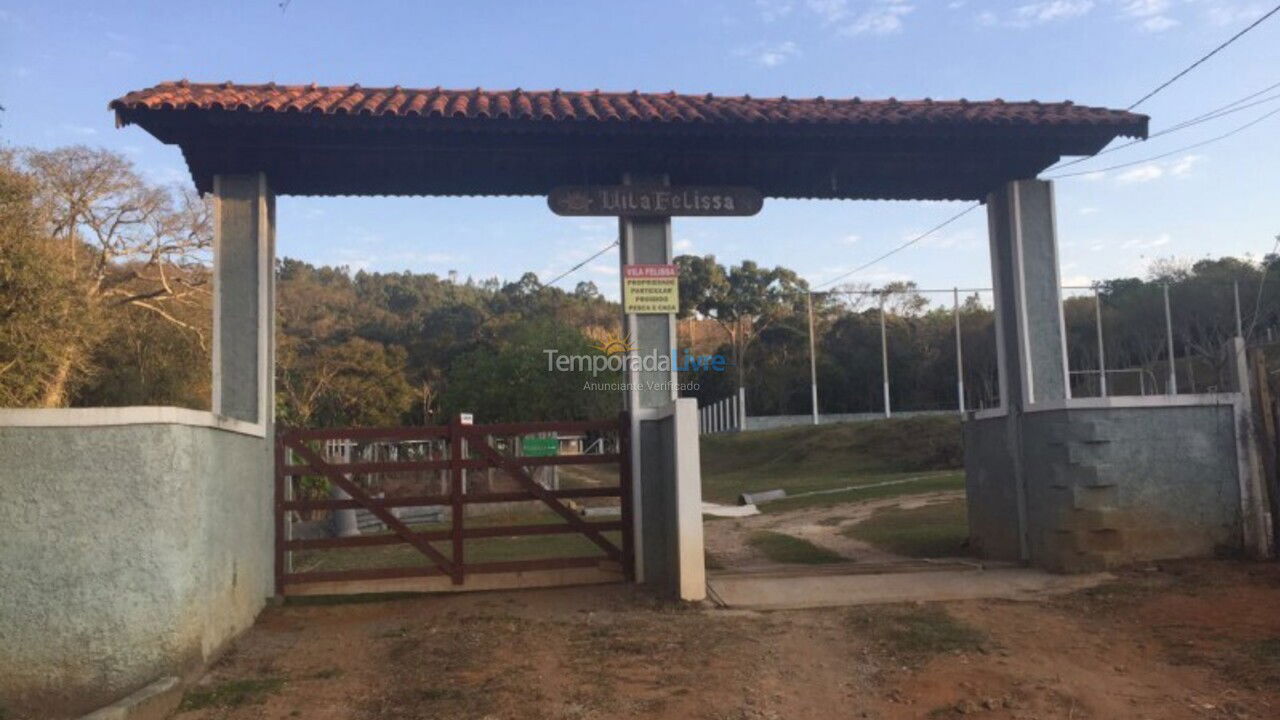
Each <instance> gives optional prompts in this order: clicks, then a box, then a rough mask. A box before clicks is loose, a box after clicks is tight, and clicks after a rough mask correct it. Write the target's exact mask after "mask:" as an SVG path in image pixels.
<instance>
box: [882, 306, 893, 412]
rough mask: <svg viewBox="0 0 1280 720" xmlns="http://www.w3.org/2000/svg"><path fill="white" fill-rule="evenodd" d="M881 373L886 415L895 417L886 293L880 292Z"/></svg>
mask: <svg viewBox="0 0 1280 720" xmlns="http://www.w3.org/2000/svg"><path fill="white" fill-rule="evenodd" d="M880 374H881V377H883V378H884V416H885V417H886V418H888V417H893V410H892V408H890V407H889V344H888V336H887V334H886V333H885V329H884V293H883V292H881V293H880Z"/></svg>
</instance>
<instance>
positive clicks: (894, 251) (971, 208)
mask: <svg viewBox="0 0 1280 720" xmlns="http://www.w3.org/2000/svg"><path fill="white" fill-rule="evenodd" d="M980 207H982V203H980V202H977V203H974V204H972V205H970V206H969V207H967V208H965V209H964V210H961V211H960V212H958V213H956V214H955V215H952V216H951V217H949V218H947V219H946V220H943V221H942V222H940V223H938V224H937V225H934V226H933V227H931V228H929V229H928V230H926V231H925V232H923V233H921V234H919V235H917V236H915V237H914V238H911V239H910V240H908V241H906V242H904V243H902V244H901V245H899V246H897V247H895V248H893V249H892V250H890V251H888V252H886V253H884V254H883V255H881V256H879V257H877V258H876V259H874V260H871V261H870V262H866V263H863V264H862V265H859V266H858V267H856V268H854V269H852V270H850V271H849V272H847V273H844V274H843V275H838V276H836V277H834V278H832V279H830V280H828V281H826V282H824V283H822V284H821V285H819V286H818V287H817V288H814V289H815V290H816V289H818V288H823V287H826V286H828V285H831V284H834V283H836V282H839V281H840V280H843V279H845V278H847V277H849V276H850V275H854V274H857V273H859V272H862V271H863V270H866V269H867V268H869V267H871V266H872V265H875V264H876V263H878V262H880V261H881V260H884V259H885V258H887V257H889V256H891V255H896V254H898V253H900V252H902V251H903V250H906V249H907V248H909V247H911V246H912V245H915V244H916V243H918V242H920V241H921V240H923V239H925V238H927V237H929V236H930V235H932V234H934V233H936V232H938V231H939V230H941V229H942V228H944V227H946V226H948V225H950V224H951V223H953V222H955V221H957V220H959V219H960V218H962V217H964V216H965V215H968V214H969V213H971V212H973V211H974V210H977V209H978V208H980Z"/></svg>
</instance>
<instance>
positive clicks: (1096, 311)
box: [1093, 285, 1107, 397]
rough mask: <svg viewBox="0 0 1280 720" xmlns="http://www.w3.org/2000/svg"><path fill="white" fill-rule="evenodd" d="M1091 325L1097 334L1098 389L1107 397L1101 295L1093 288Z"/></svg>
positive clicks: (1096, 288) (1095, 287)
mask: <svg viewBox="0 0 1280 720" xmlns="http://www.w3.org/2000/svg"><path fill="white" fill-rule="evenodd" d="M1093 320H1094V322H1093V325H1094V329H1095V330H1096V331H1097V333H1098V388H1099V389H1100V390H1101V391H1102V397H1106V396H1107V351H1106V348H1104V347H1103V345H1102V294H1101V293H1100V292H1098V286H1097V285H1094V286H1093Z"/></svg>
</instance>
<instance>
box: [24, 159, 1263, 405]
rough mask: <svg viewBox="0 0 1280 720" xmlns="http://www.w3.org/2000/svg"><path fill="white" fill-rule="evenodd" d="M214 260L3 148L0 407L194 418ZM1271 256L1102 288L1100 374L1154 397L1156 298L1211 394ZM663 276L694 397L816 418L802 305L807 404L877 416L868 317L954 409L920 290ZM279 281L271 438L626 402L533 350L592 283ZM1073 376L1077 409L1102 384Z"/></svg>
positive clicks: (154, 191) (175, 210)
mask: <svg viewBox="0 0 1280 720" xmlns="http://www.w3.org/2000/svg"><path fill="white" fill-rule="evenodd" d="M211 245H212V231H211V215H210V206H209V204H208V202H207V201H206V200H205V199H202V198H200V197H197V196H196V195H195V194H194V193H192V192H191V191H190V190H188V189H185V188H183V187H178V186H164V185H160V184H157V183H154V182H151V181H149V180H147V179H146V178H145V177H144V176H143V175H142V174H140V173H139V172H138V171H137V169H136V168H134V167H133V165H132V163H130V162H129V161H128V160H127V159H126V158H124V157H122V156H121V155H118V154H116V153H112V152H108V151H105V150H100V149H94V148H88V147H84V146H74V147H66V148H59V149H55V150H18V149H8V150H4V151H2V152H0V405H2V406H7V407H69V406H70V407H89V406H115V405H166V404H171V405H179V406H185V407H193V408H207V407H208V406H209V396H210V384H211V380H210V363H209V350H210V344H211V337H210V334H211V330H212V327H211V326H212V318H211V301H212V295H211V292H210V289H211V287H210V283H211V277H210V263H211V256H210V253H211ZM1275 261H1276V258H1275V256H1271V255H1269V256H1267V257H1266V258H1264V259H1263V260H1262V261H1260V262H1254V261H1250V260H1242V259H1236V258H1221V259H1217V260H1202V261H1199V262H1195V263H1178V262H1173V261H1167V262H1162V263H1157V264H1156V265H1155V266H1153V268H1152V271H1151V274H1150V275H1149V276H1148V277H1146V278H1141V279H1139V278H1123V279H1116V280H1112V281H1108V282H1106V283H1103V284H1102V285H1101V287H1100V289H1099V294H1100V296H1101V299H1102V320H1103V325H1104V328H1105V329H1106V333H1105V340H1104V349H1105V352H1106V355H1107V365H1108V367H1109V368H1130V369H1142V370H1143V371H1144V372H1146V374H1147V375H1150V376H1152V378H1153V382H1156V383H1158V382H1160V380H1161V377H1162V375H1163V371H1161V370H1160V369H1159V368H1160V364H1161V363H1163V362H1167V357H1166V354H1167V351H1166V349H1165V347H1166V339H1165V331H1164V305H1163V293H1164V285H1165V284H1166V283H1168V284H1170V286H1171V288H1172V290H1171V293H1172V296H1173V313H1172V316H1173V317H1172V320H1173V325H1174V337H1175V348H1176V352H1177V354H1178V355H1179V356H1183V357H1185V358H1188V359H1189V360H1187V361H1185V363H1186V368H1185V369H1184V372H1186V374H1187V381H1190V382H1191V383H1192V384H1193V385H1194V384H1195V383H1199V384H1200V385H1201V388H1202V389H1203V388H1204V387H1208V386H1212V385H1214V384H1215V383H1219V384H1220V382H1221V380H1220V378H1221V377H1223V376H1224V374H1225V373H1226V371H1227V364H1226V363H1227V359H1226V357H1225V356H1224V354H1223V352H1222V348H1223V346H1224V344H1225V343H1226V341H1227V339H1228V338H1229V337H1231V336H1232V335H1233V334H1234V333H1235V319H1234V317H1235V314H1234V303H1235V289H1236V287H1237V285H1238V288H1239V294H1240V296H1241V298H1242V303H1243V304H1244V308H1243V310H1242V315H1243V316H1244V325H1245V327H1244V330H1245V332H1246V334H1248V335H1250V336H1251V337H1254V338H1257V337H1262V336H1263V335H1264V334H1265V333H1267V332H1269V331H1270V329H1273V328H1274V327H1275V326H1276V321H1277V316H1278V315H1280V290H1276V289H1274V288H1272V289H1270V290H1269V289H1268V288H1267V275H1268V274H1269V271H1270V270H1271V269H1272V267H1273V265H1274V264H1275ZM676 262H677V264H678V265H679V266H680V269H681V275H680V299H681V313H680V316H681V318H682V322H681V324H680V328H681V336H680V344H681V345H682V346H683V347H689V346H692V347H693V348H694V349H695V350H696V351H697V352H699V353H705V354H711V353H720V354H722V355H724V356H725V357H726V358H727V359H728V361H729V368H728V370H727V371H726V372H711V371H707V370H701V371H692V372H689V373H685V375H686V376H685V377H682V378H681V380H682V381H683V382H686V383H693V384H696V385H697V389H696V390H694V391H691V392H690V393H689V394H692V395H695V396H697V397H699V399H700V400H702V401H703V402H712V401H715V400H719V399H721V398H722V397H725V396H728V395H730V394H732V393H734V392H736V389H737V388H738V387H739V386H742V387H744V388H745V389H746V394H747V406H748V408H749V411H750V412H751V413H752V414H757V415H770V414H799V413H807V412H809V392H810V391H809V335H808V332H809V314H808V304H809V303H810V302H811V303H812V308H813V318H814V328H815V338H814V343H815V346H816V350H817V352H816V365H817V380H818V384H819V386H820V389H821V397H822V401H821V409H822V411H823V412H826V413H839V412H866V411H876V410H879V409H881V407H882V405H883V400H882V398H881V396H882V389H881V388H882V386H881V383H882V374H881V356H880V333H881V330H880V307H881V304H882V303H883V306H884V314H885V334H886V337H887V350H888V362H889V374H890V377H891V381H892V382H891V393H892V403H893V406H894V407H895V408H899V409H925V408H944V407H954V406H955V403H956V397H955V386H956V382H955V381H956V362H955V347H956V344H955V325H954V322H955V316H954V315H953V309H952V308H951V307H950V303H936V302H933V301H932V299H931V298H930V297H929V296H926V295H924V294H922V293H920V292H919V291H918V289H917V288H916V287H915V286H914V285H913V284H911V283H897V284H894V285H891V286H889V287H886V288H882V289H880V290H879V291H874V290H872V289H870V288H867V287H865V286H852V287H844V288H841V290H840V291H839V292H814V293H812V294H810V293H809V286H808V285H807V283H806V282H805V281H804V280H803V278H801V277H799V276H798V275H797V274H796V273H795V272H794V271H792V270H790V269H788V268H784V267H773V268H769V267H764V266H760V265H758V264H756V263H754V262H751V261H744V262H742V263H739V264H737V265H725V264H722V263H720V262H718V261H717V260H716V258H715V257H714V256H711V255H708V256H701V257H700V256H691V255H688V256H681V257H679V258H677V260H676ZM276 279H277V307H278V312H277V317H276V322H277V349H276V352H277V382H276V387H277V394H276V408H277V416H278V418H279V419H280V422H282V423H284V424H289V425H304V426H332V425H379V424H400V423H410V424H419V423H428V424H432V423H437V422H441V421H443V420H445V419H447V418H448V417H450V416H451V415H452V414H454V413H456V412H472V413H475V414H476V416H477V418H478V419H480V420H482V421H507V420H538V419H585V418H597V417H605V416H608V415H610V414H613V413H616V412H617V411H618V410H619V409H620V406H621V394H620V393H617V392H608V391H600V390H590V389H586V386H587V383H588V381H591V380H595V381H597V382H601V383H609V382H616V381H618V380H620V378H619V377H616V373H615V374H614V375H609V374H608V372H606V374H605V375H597V376H592V375H591V374H590V372H589V371H586V370H576V371H572V372H563V371H554V372H552V371H548V369H547V357H546V354H545V351H546V350H549V349H555V350H557V351H558V352H560V353H563V354H571V355H572V354H592V353H599V352H602V351H603V350H602V349H601V348H607V347H608V341H609V339H610V338H611V337H614V336H616V334H617V333H618V332H619V329H620V312H621V310H620V308H619V307H618V305H617V303H615V302H612V301H609V300H607V299H605V298H604V297H602V296H601V294H600V293H599V291H598V289H597V288H596V287H595V285H594V284H592V283H589V282H581V283H578V284H577V285H576V287H574V288H573V289H572V290H564V289H561V288H558V287H549V286H546V285H544V284H542V283H541V282H540V281H539V279H538V278H537V276H536V275H534V274H533V273H526V274H524V275H523V276H521V277H520V278H519V279H518V280H515V281H514V282H504V281H501V280H498V279H496V278H489V279H479V280H477V279H472V278H468V279H466V280H463V281H459V280H456V279H454V278H453V277H451V276H450V277H444V278H442V277H440V276H438V275H436V274H432V273H411V272H401V273H378V272H364V271H360V272H351V271H350V270H349V269H347V268H343V267H317V266H314V265H311V264H309V263H306V262H302V261H299V260H294V259H289V258H284V259H281V260H279V261H278V262H277V264H276ZM1272 282H1275V281H1274V280H1273V281H1272ZM958 315H959V321H960V328H961V338H962V345H963V348H964V352H963V356H964V369H965V370H964V371H965V388H966V396H967V399H966V405H967V406H968V407H981V406H991V405H994V404H997V403H998V402H999V397H998V383H997V382H996V379H997V375H996V373H997V362H996V352H995V343H994V341H993V338H994V334H993V329H992V312H991V309H990V308H989V307H988V306H987V304H986V303H984V302H983V299H982V298H980V297H978V296H976V295H970V296H968V297H966V298H964V299H963V301H962V303H961V304H960V308H959V312H958ZM1064 317H1065V319H1066V327H1067V335H1068V338H1067V340H1068V343H1067V344H1068V349H1069V352H1070V364H1071V367H1072V369H1074V370H1089V369H1096V366H1097V361H1096V358H1097V340H1096V331H1095V309H1094V300H1093V298H1092V297H1091V296H1089V297H1078V298H1069V299H1067V300H1066V301H1065V303H1064ZM1166 367H1167V366H1166ZM1144 377H1145V376H1144ZM1125 378H1129V379H1128V380H1126V379H1125ZM1076 382H1078V383H1080V384H1081V386H1080V388H1079V391H1081V392H1082V393H1085V394H1087V393H1088V392H1089V383H1091V382H1092V383H1094V384H1096V383H1097V378H1096V373H1095V374H1094V375H1092V376H1090V375H1088V374H1087V373H1086V374H1082V375H1080V376H1079V377H1077V378H1076ZM1109 382H1111V383H1112V384H1113V386H1114V385H1115V384H1117V383H1123V382H1132V377H1131V374H1130V375H1124V374H1121V375H1117V376H1116V378H1115V379H1114V380H1111V379H1110V376H1109ZM1184 384H1185V382H1184ZM1116 389H1119V390H1122V391H1126V392H1127V391H1128V389H1127V388H1125V389H1120V388H1116ZM1150 390H1151V391H1156V387H1155V386H1152V387H1151V388H1150ZM1134 391H1135V392H1136V391H1137V390H1136V389H1135V390H1134Z"/></svg>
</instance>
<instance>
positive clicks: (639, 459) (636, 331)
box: [618, 175, 676, 582]
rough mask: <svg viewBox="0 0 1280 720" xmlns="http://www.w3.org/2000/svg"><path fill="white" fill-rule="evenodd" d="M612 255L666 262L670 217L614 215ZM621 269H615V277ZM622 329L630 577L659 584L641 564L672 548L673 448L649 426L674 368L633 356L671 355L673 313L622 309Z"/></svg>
mask: <svg viewBox="0 0 1280 720" xmlns="http://www.w3.org/2000/svg"><path fill="white" fill-rule="evenodd" d="M623 183H624V184H628V185H629V184H662V185H665V184H667V178H666V177H665V176H657V177H639V176H631V175H627V176H625V177H624V178H623ZM618 257H619V261H620V263H621V265H622V266H623V267H625V266H627V265H632V264H642V263H643V264H647V263H654V264H666V263H670V262H671V260H672V250H671V218H669V217H657V218H650V217H645V218H633V217H620V218H618ZM621 275H622V268H621V267H620V268H619V276H621ZM622 327H623V329H624V330H625V332H626V334H627V337H628V338H630V340H631V345H632V348H633V349H632V350H631V352H630V353H629V355H628V363H627V367H626V369H625V371H624V373H623V380H624V381H625V382H626V387H627V392H626V406H627V410H628V411H629V413H630V417H631V428H630V431H631V447H632V448H633V452H632V454H631V463H632V465H631V473H632V475H631V476H632V477H633V478H635V479H636V482H635V483H633V488H632V507H633V517H635V518H636V519H637V522H636V523H635V527H634V535H633V542H634V547H635V548H637V552H636V553H635V577H636V581H637V582H646V581H648V580H649V578H648V577H647V575H649V574H652V575H653V577H654V579H655V580H657V581H659V582H661V581H662V579H664V578H668V577H670V576H669V575H668V574H667V572H668V570H669V568H666V567H655V568H652V569H653V571H654V572H653V573H649V572H648V568H647V566H650V565H653V564H654V563H660V564H664V563H666V562H668V559H669V555H667V554H666V548H670V547H674V544H672V543H671V538H669V537H666V534H667V532H668V531H669V530H670V529H671V528H672V527H673V526H672V524H671V523H669V522H667V520H668V519H667V518H665V513H666V512H668V511H669V509H670V507H671V504H670V503H671V502H672V500H671V498H672V497H673V496H674V493H675V488H674V487H673V483H674V479H675V475H674V469H673V468H674V465H673V462H672V460H673V458H672V457H671V454H672V453H673V452H674V450H673V449H672V447H671V445H670V443H669V442H663V441H662V440H661V439H660V438H661V435H660V434H655V433H657V428H655V427H649V426H650V425H652V424H653V423H654V422H655V421H654V420H652V419H651V418H653V417H654V416H655V413H657V412H658V411H660V410H662V409H664V408H669V407H670V406H671V405H672V403H673V402H674V401H675V399H676V372H675V368H674V367H673V366H671V365H668V366H667V369H666V370H660V369H657V368H651V369H647V370H646V369H644V368H642V367H641V368H635V367H633V363H634V362H635V360H634V358H636V357H638V358H640V360H641V361H643V359H644V358H646V357H648V356H651V355H654V354H656V355H657V356H658V357H662V356H664V355H665V356H666V357H667V358H668V359H670V357H671V351H672V349H673V348H675V346H676V318H675V315H648V314H645V315H640V314H631V313H625V312H624V313H623V316H622Z"/></svg>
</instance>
